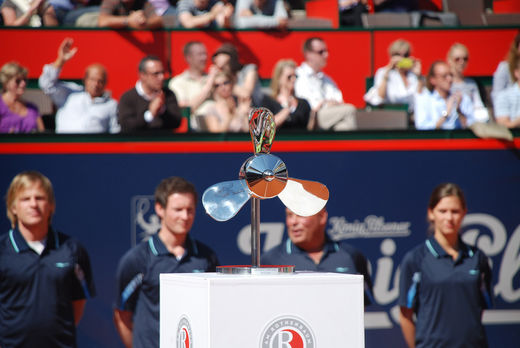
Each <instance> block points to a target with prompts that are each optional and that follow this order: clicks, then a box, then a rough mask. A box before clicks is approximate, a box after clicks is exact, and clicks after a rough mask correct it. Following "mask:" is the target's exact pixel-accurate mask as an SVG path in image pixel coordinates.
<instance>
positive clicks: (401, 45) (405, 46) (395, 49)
mask: <svg viewBox="0 0 520 348" xmlns="http://www.w3.org/2000/svg"><path fill="white" fill-rule="evenodd" d="M403 50H406V51H407V52H408V53H410V51H411V50H412V45H410V43H409V42H408V41H406V40H403V39H397V40H395V41H394V42H392V43H391V44H390V46H389V47H388V55H390V57H392V56H393V55H395V54H399V53H401V52H402V51H403Z"/></svg>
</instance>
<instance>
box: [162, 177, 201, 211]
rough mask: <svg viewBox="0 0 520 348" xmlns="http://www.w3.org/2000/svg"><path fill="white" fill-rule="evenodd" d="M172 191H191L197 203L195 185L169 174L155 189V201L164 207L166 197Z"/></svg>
mask: <svg viewBox="0 0 520 348" xmlns="http://www.w3.org/2000/svg"><path fill="white" fill-rule="evenodd" d="M174 193H191V194H192V195H193V198H194V200H195V204H197V190H195V186H194V185H193V184H192V183H191V182H189V181H187V180H186V179H184V178H181V177H179V176H171V177H169V178H166V179H163V180H162V181H161V182H160V183H159V185H158V186H157V188H156V189H155V203H159V204H160V206H161V207H163V208H165V207H166V204H167V203H168V197H170V196H171V195H172V194H174Z"/></svg>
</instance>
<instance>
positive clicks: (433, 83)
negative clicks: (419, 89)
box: [414, 61, 474, 130]
mask: <svg viewBox="0 0 520 348" xmlns="http://www.w3.org/2000/svg"><path fill="white" fill-rule="evenodd" d="M452 83H453V75H452V73H451V72H450V67H449V66H448V64H447V63H445V62H443V61H436V62H434V63H433V64H432V65H431V67H430V70H429V71H428V75H427V77H426V86H427V90H425V91H423V93H421V94H417V95H416V97H415V103H414V114H415V128H417V129H419V130H431V129H461V128H467V127H468V126H470V125H471V124H472V123H473V122H474V116H473V104H472V103H471V99H470V98H469V97H468V96H467V95H465V94H463V93H462V92H460V91H459V92H455V93H451V92H450V90H451V85H452Z"/></svg>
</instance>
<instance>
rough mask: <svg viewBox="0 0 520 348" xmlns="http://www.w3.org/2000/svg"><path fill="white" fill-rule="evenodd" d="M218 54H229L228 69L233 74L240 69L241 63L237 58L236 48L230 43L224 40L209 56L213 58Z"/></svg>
mask: <svg viewBox="0 0 520 348" xmlns="http://www.w3.org/2000/svg"><path fill="white" fill-rule="evenodd" d="M219 54H227V55H228V56H229V69H230V70H231V72H232V73H233V74H236V73H237V72H238V71H240V69H242V64H240V61H239V59H238V50H237V48H236V47H235V45H233V44H232V43H230V42H224V43H223V44H222V45H220V47H219V48H217V50H216V51H215V53H213V55H212V56H211V57H212V58H215V57H216V56H218V55H219Z"/></svg>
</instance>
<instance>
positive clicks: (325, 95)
mask: <svg viewBox="0 0 520 348" xmlns="http://www.w3.org/2000/svg"><path fill="white" fill-rule="evenodd" d="M303 56H304V58H305V61H304V62H303V63H302V64H301V65H300V66H299V67H298V68H297V69H296V76H297V78H296V85H295V86H294V88H295V91H296V96H297V97H299V98H303V99H305V100H307V102H309V104H310V106H311V108H312V110H313V111H314V112H316V113H317V125H318V128H319V129H323V130H336V131H345V130H352V129H355V128H356V108H355V107H354V105H352V104H346V103H344V102H343V93H341V90H340V89H339V88H338V86H337V85H336V83H335V82H334V80H332V78H330V76H328V75H327V74H325V73H324V72H323V68H325V66H326V65H327V61H328V59H329V50H328V48H327V44H326V43H325V41H324V40H323V39H322V38H319V37H311V38H309V39H307V40H305V42H304V44H303Z"/></svg>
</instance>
